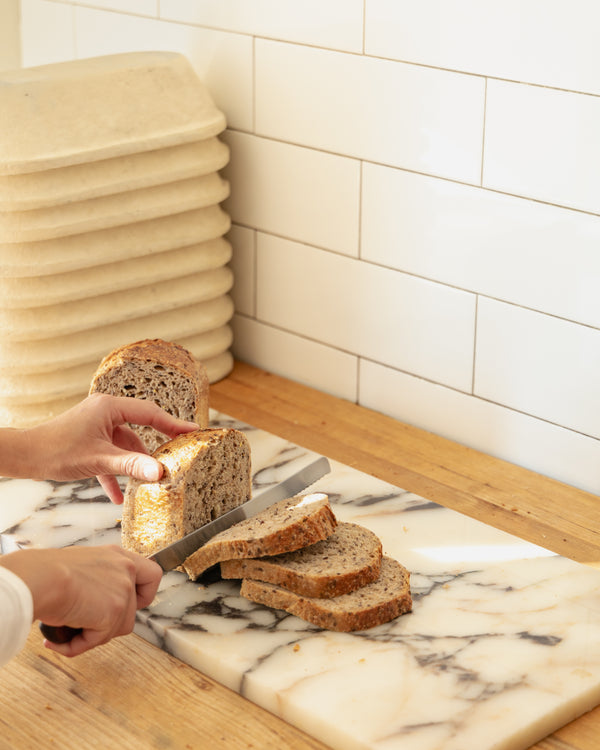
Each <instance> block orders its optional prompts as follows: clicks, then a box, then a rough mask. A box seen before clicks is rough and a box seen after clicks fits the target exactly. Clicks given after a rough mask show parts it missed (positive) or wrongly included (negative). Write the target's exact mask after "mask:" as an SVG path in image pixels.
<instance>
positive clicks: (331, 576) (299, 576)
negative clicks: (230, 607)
mask: <svg viewBox="0 0 600 750" xmlns="http://www.w3.org/2000/svg"><path fill="white" fill-rule="evenodd" d="M381 557H382V553H381V541H380V540H379V538H378V537H377V535H376V534H374V533H373V532H372V531H370V530H369V529H366V528H365V527H364V526H359V525H358V524H355V523H338V525H337V527H336V529H335V531H334V532H333V534H332V535H331V536H330V537H328V538H327V539H324V540H323V541H321V542H317V543H316V544H311V545H310V546H308V547H303V548H302V549H299V550H296V552H287V553H285V554H283V555H275V556H272V557H259V558H255V559H240V560H225V561H224V562H222V563H221V576H222V577H223V578H252V579H254V580H258V581H265V582H267V583H275V584H277V585H278V586H283V588H286V589H289V590H290V591H293V592H294V593H296V594H300V595H301V596H311V597H316V598H331V597H333V596H340V595H341V594H347V593H349V592H350V591H355V590H356V589H358V588H361V587H362V586H365V585H366V584H367V583H371V581H374V580H376V579H377V578H378V577H379V572H380V569H381Z"/></svg>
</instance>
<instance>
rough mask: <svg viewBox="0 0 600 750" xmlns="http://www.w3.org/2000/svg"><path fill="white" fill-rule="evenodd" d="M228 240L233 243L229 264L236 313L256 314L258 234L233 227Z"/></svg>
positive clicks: (246, 229) (243, 228)
mask: <svg viewBox="0 0 600 750" xmlns="http://www.w3.org/2000/svg"><path fill="white" fill-rule="evenodd" d="M227 239H228V240H229V242H231V247H232V254H231V261H230V263H229V266H230V268H231V269H232V271H233V289H232V290H231V298H232V299H233V304H234V305H235V309H236V312H238V313H243V314H244V315H250V316H253V315H254V314H255V287H256V232H255V231H254V230H253V229H248V228H247V227H240V226H237V225H233V226H232V227H231V229H230V230H229V233H228V235H227Z"/></svg>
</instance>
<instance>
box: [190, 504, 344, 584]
mask: <svg viewBox="0 0 600 750" xmlns="http://www.w3.org/2000/svg"><path fill="white" fill-rule="evenodd" d="M336 525H337V521H336V518H335V516H334V514H333V511H332V510H331V506H330V505H329V498H328V497H327V495H325V494H323V493H321V492H318V493H313V494H310V495H303V496H302V495H300V496H297V497H293V498H289V499H287V500H280V501H279V502H278V503H275V504H274V505H271V506H270V507H269V508H267V509H266V510H263V511H261V512H260V513H257V514H256V515H255V516H252V517H251V518H247V519H246V520H245V521H240V523H237V524H235V525H234V526H231V527H230V528H228V529H225V531H222V532H221V533H220V534H217V535H216V536H214V537H213V538H212V539H211V540H210V541H208V542H207V543H206V544H204V545H203V546H202V547H200V548H199V549H198V550H196V552H194V553H193V554H192V555H190V557H188V558H187V560H185V562H184V563H183V567H184V569H185V571H186V572H187V574H188V576H189V577H190V578H191V579H192V580H195V579H196V578H198V576H199V575H201V574H202V573H203V572H204V571H205V570H207V569H208V568H210V567H212V566H213V565H216V564H217V563H220V562H222V561H223V560H232V559H239V558H245V557H262V556H263V555H279V554H281V553H283V552H292V551H294V550H297V549H300V548H301V547H306V546H307V545H309V544H315V543H316V542H319V541H321V540H322V539H327V537H328V536H330V535H331V534H332V533H333V532H334V530H335V527H336Z"/></svg>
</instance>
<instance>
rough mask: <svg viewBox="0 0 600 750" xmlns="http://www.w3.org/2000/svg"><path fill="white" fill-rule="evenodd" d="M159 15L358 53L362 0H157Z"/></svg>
mask: <svg viewBox="0 0 600 750" xmlns="http://www.w3.org/2000/svg"><path fill="white" fill-rule="evenodd" d="M160 15H161V17H162V18H166V19H171V20H174V21H181V22H184V23H193V24H200V25H202V26H212V27H214V28H220V29H225V30H227V31H237V32H240V33H243V34H254V35H255V36H263V37H269V38H272V39H280V40H284V41H288V42H299V43H302V44H312V45H316V46H318V47H332V48H334V49H341V50H348V51H352V52H361V51H362V43H363V0H303V2H302V3H298V2H297V0H277V2H273V0H253V2H252V4H251V7H250V8H249V4H248V2H247V0H203V2H201V3H190V1H189V0H161V3H160Z"/></svg>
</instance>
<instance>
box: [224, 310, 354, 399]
mask: <svg viewBox="0 0 600 750" xmlns="http://www.w3.org/2000/svg"><path fill="white" fill-rule="evenodd" d="M233 342H234V343H233V349H232V350H233V353H234V356H235V357H236V359H239V360H241V361H243V362H248V363H249V364H251V365H254V366H255V367H260V368H262V369H263V370H267V372H272V373H275V374H276V375H281V376H282V377H285V378H289V379H290V380H295V381H296V382H298V383H302V384H303V385H308V386H310V387H311V388H317V389H318V390H320V391H324V392H325V393H330V394H332V395H333V396H338V397H339V398H344V399H346V400H348V401H356V389H357V383H356V372H357V363H356V357H353V356H352V355H351V354H347V353H346V352H341V351H339V350H338V349H334V348H332V347H330V346H325V345H324V344H320V343H318V342H316V341H309V340H308V339H305V338H302V337H301V336H296V335H294V334H292V333H288V332H287V331H282V330H280V329H278V328H273V327H272V326H269V325H265V324H264V323H260V322H258V321H256V320H251V319H249V318H245V317H243V316H242V315H235V316H234V318H233Z"/></svg>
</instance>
